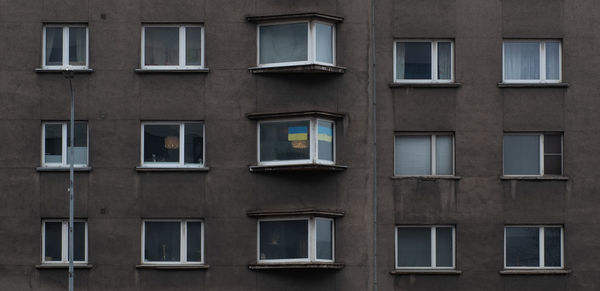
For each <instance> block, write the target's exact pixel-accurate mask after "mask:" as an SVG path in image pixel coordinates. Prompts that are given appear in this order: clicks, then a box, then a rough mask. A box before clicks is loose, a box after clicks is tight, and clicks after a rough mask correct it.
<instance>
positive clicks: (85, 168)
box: [35, 167, 92, 172]
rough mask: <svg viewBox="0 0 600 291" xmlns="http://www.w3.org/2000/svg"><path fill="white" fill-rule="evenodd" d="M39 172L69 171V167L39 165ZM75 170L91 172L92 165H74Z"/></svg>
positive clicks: (37, 169)
mask: <svg viewBox="0 0 600 291" xmlns="http://www.w3.org/2000/svg"><path fill="white" fill-rule="evenodd" d="M35 170H36V171H38V172H69V171H70V169H69V167H37V168H35ZM73 171H75V172H91V171H92V167H74V168H73Z"/></svg>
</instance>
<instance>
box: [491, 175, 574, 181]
mask: <svg viewBox="0 0 600 291" xmlns="http://www.w3.org/2000/svg"><path fill="white" fill-rule="evenodd" d="M500 180H527V181H568V180H569V177H565V176H500Z"/></svg>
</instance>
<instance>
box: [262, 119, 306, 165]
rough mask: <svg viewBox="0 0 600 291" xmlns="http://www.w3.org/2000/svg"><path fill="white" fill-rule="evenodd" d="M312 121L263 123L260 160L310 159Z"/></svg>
mask: <svg viewBox="0 0 600 291" xmlns="http://www.w3.org/2000/svg"><path fill="white" fill-rule="evenodd" d="M309 128H310V121H308V120H306V121H290V122H272V123H262V124H261V125H260V161H286V160H308V159H310V134H309Z"/></svg>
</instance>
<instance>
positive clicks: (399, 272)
mask: <svg viewBox="0 0 600 291" xmlns="http://www.w3.org/2000/svg"><path fill="white" fill-rule="evenodd" d="M390 274H392V275H460V274H462V271H461V270H400V269H396V270H392V271H390Z"/></svg>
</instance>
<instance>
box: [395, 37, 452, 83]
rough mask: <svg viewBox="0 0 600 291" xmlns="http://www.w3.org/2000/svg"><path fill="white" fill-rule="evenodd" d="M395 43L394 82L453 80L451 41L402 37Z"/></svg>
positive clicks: (444, 81)
mask: <svg viewBox="0 0 600 291" xmlns="http://www.w3.org/2000/svg"><path fill="white" fill-rule="evenodd" d="M394 46H395V48H394V82H397V83H450V82H452V81H453V80H454V73H453V71H454V68H453V67H454V58H453V55H454V51H453V50H454V48H453V43H452V41H450V40H401V41H396V42H395V43H394Z"/></svg>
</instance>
